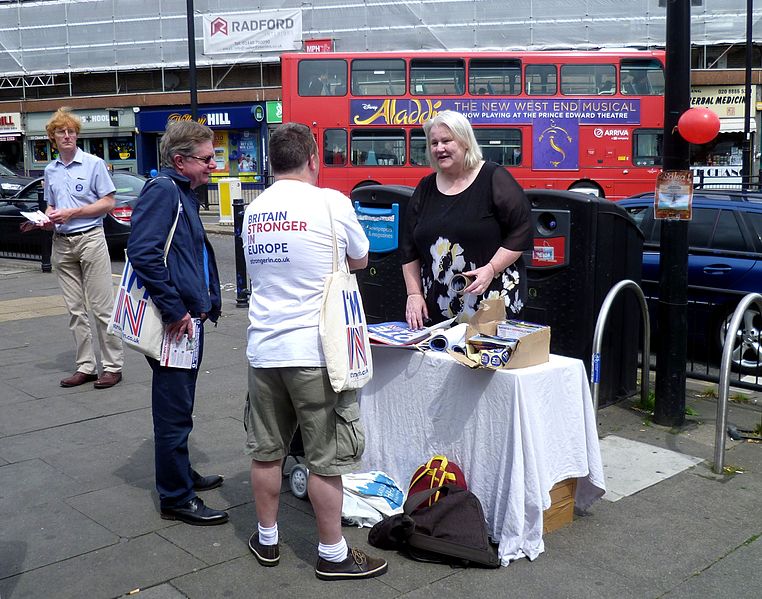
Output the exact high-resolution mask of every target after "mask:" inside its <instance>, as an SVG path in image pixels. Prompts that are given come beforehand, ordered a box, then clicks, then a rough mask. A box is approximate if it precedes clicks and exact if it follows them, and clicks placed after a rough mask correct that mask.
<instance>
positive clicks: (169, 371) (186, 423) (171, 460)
mask: <svg viewBox="0 0 762 599" xmlns="http://www.w3.org/2000/svg"><path fill="white" fill-rule="evenodd" d="M199 342H200V346H199V356H198V357H199V359H198V368H200V367H201V358H202V356H203V352H204V331H203V327H202V329H201V335H200V339H199ZM147 360H148V364H149V365H150V366H151V370H153V380H152V382H151V412H152V415H153V437H154V454H155V461H156V491H157V492H158V493H159V503H160V506H161V508H173V507H177V506H179V505H182V504H183V503H186V502H188V501H190V500H191V499H193V498H194V497H195V496H196V493H195V491H194V490H193V478H194V476H198V475H196V474H195V472H194V471H193V469H192V468H191V463H190V456H189V454H188V437H189V435H190V433H191V430H192V429H193V403H194V401H195V399H196V379H197V378H198V368H195V369H185V368H165V367H164V366H160V365H159V362H157V361H156V360H154V359H152V358H147Z"/></svg>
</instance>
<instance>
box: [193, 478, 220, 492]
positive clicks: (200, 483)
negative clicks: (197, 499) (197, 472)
mask: <svg viewBox="0 0 762 599" xmlns="http://www.w3.org/2000/svg"><path fill="white" fill-rule="evenodd" d="M224 480H225V479H224V478H223V477H222V475H221V474H210V475H209V476H199V477H198V478H194V479H193V490H194V491H211V490H212V489H216V488H217V487H219V486H221V485H222V482H223V481H224Z"/></svg>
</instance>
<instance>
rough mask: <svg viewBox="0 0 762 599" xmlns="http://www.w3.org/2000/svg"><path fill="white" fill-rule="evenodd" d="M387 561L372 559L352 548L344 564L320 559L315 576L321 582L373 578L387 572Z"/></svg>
mask: <svg viewBox="0 0 762 599" xmlns="http://www.w3.org/2000/svg"><path fill="white" fill-rule="evenodd" d="M387 567H388V565H387V563H386V560H384V559H379V558H377V557H370V556H369V555H366V554H365V552H363V551H361V550H360V549H355V548H354V547H350V549H349V553H348V554H347V558H346V559H345V560H344V561H343V562H329V561H328V560H327V559H323V558H322V557H318V561H317V565H316V566H315V576H317V577H318V578H319V579H320V580H353V579H358V578H373V577H374V576H381V575H382V574H384V573H385V572H386V569H387Z"/></svg>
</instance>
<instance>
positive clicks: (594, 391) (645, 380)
mask: <svg viewBox="0 0 762 599" xmlns="http://www.w3.org/2000/svg"><path fill="white" fill-rule="evenodd" d="M623 289H632V291H633V292H634V293H635V295H636V296H637V298H638V301H639V302H640V312H641V314H642V316H643V366H642V367H641V369H640V400H641V403H642V404H643V405H645V404H646V401H647V400H648V384H649V372H650V369H651V364H650V362H651V325H650V321H649V319H648V306H647V305H646V298H645V296H644V295H643V290H642V289H641V288H640V286H639V285H638V284H637V283H636V282H635V281H631V280H630V279H626V280H624V281H619V283H617V284H616V285H614V286H613V287H612V288H611V290H610V291H609V292H608V294H607V295H606V299H604V300H603V304H601V309H600V311H599V312H598V320H597V322H596V323H595V334H594V335H593V359H592V361H591V367H590V370H591V372H590V393H591V395H592V396H593V413H594V414H597V413H598V396H599V395H600V378H601V345H602V344H603V332H604V330H605V328H606V321H607V320H608V317H609V312H610V311H611V305H612V304H613V303H614V299H616V296H617V295H619V292H620V291H622V290H623ZM760 299H762V298H760Z"/></svg>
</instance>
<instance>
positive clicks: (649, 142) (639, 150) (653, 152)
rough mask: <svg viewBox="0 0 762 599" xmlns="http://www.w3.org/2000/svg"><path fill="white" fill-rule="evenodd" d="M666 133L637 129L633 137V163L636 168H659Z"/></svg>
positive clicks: (658, 130) (656, 130) (657, 130)
mask: <svg viewBox="0 0 762 599" xmlns="http://www.w3.org/2000/svg"><path fill="white" fill-rule="evenodd" d="M663 139H664V133H663V131H661V130H660V129H637V130H636V131H635V132H634V133H633V136H632V144H633V151H632V163H633V164H634V165H635V166H659V165H661V157H662V142H663Z"/></svg>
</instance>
